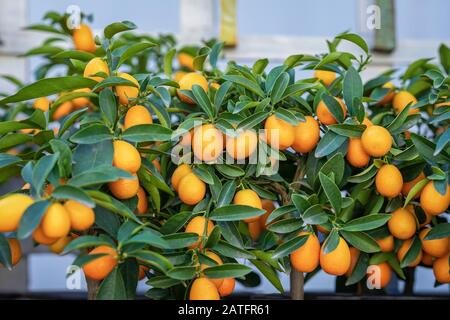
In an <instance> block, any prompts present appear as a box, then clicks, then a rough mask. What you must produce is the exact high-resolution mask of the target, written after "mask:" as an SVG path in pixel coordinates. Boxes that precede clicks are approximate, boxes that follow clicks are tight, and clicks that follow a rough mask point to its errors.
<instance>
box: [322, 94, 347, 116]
mask: <svg viewBox="0 0 450 320" xmlns="http://www.w3.org/2000/svg"><path fill="white" fill-rule="evenodd" d="M322 100H323V102H324V103H325V105H326V106H327V108H328V110H329V111H330V112H331V114H332V115H333V117H334V118H335V119H336V120H337V122H343V121H344V112H343V110H342V107H341V105H340V103H339V102H338V101H337V100H336V98H335V97H333V96H330V95H328V94H324V95H322Z"/></svg>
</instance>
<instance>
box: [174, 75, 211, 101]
mask: <svg viewBox="0 0 450 320" xmlns="http://www.w3.org/2000/svg"><path fill="white" fill-rule="evenodd" d="M178 84H179V85H180V88H179V89H177V94H178V97H179V98H180V100H181V101H183V102H185V103H188V104H195V101H193V100H192V99H191V98H189V97H188V96H186V95H184V94H183V93H181V90H192V87H193V86H194V85H199V86H200V87H202V88H203V90H204V91H205V92H206V93H208V81H207V80H206V78H205V77H204V76H203V75H201V74H199V73H195V72H190V73H187V74H185V75H184V76H183V77H182V78H181V79H180V81H179V82H178Z"/></svg>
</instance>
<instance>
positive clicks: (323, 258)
mask: <svg viewBox="0 0 450 320" xmlns="http://www.w3.org/2000/svg"><path fill="white" fill-rule="evenodd" d="M319 260H320V267H321V268H322V269H323V271H325V272H326V273H328V274H331V275H335V276H341V275H343V274H345V273H346V272H347V270H348V269H349V268H350V264H351V254H350V249H349V247H348V245H347V242H345V240H344V239H342V237H339V244H338V246H337V247H336V248H335V249H334V250H333V251H331V252H328V253H324V251H323V246H322V248H321V250H320V259H319Z"/></svg>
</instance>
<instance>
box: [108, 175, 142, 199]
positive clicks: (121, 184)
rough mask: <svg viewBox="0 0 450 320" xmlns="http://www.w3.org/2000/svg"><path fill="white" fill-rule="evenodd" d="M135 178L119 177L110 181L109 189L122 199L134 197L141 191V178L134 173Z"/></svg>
mask: <svg viewBox="0 0 450 320" xmlns="http://www.w3.org/2000/svg"><path fill="white" fill-rule="evenodd" d="M133 176H134V179H119V180H117V181H113V182H110V183H108V187H109V191H111V193H112V194H113V195H114V196H115V197H116V198H117V199H120V200H125V199H130V198H133V197H134V196H135V195H136V194H137V193H138V191H139V179H138V178H137V175H136V174H135V173H133Z"/></svg>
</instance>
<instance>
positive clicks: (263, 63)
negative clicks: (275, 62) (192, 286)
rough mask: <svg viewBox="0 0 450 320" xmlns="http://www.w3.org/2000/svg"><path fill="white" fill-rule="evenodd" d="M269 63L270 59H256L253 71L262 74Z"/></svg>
mask: <svg viewBox="0 0 450 320" xmlns="http://www.w3.org/2000/svg"><path fill="white" fill-rule="evenodd" d="M268 64H269V60H268V59H258V60H256V61H255V63H254V64H253V66H252V71H253V73H256V74H262V73H263V72H264V69H265V68H266V67H267V65H268Z"/></svg>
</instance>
